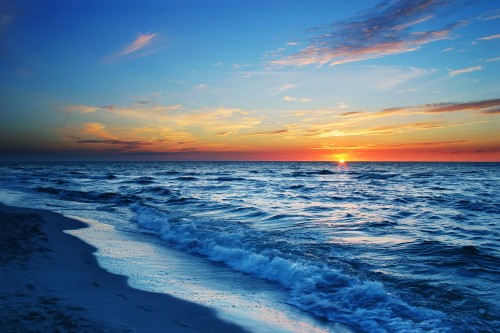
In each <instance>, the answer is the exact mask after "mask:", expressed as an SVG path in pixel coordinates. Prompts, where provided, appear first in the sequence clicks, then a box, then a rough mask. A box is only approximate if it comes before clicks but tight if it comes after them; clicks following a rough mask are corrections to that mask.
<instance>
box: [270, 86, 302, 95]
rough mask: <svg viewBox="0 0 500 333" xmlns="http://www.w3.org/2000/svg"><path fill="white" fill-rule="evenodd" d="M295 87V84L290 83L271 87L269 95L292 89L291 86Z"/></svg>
mask: <svg viewBox="0 0 500 333" xmlns="http://www.w3.org/2000/svg"><path fill="white" fill-rule="evenodd" d="M295 87H296V85H295V84H292V83H285V84H282V85H281V86H279V87H277V88H275V89H273V91H272V92H271V96H276V95H278V94H281V93H282V92H285V91H287V90H289V89H292V88H295Z"/></svg>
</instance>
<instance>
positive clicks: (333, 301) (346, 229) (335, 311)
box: [0, 162, 500, 333]
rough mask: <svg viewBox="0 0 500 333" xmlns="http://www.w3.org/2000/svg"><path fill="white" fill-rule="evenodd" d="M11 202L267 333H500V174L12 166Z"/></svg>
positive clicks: (160, 288) (426, 167) (468, 167)
mask: <svg viewBox="0 0 500 333" xmlns="http://www.w3.org/2000/svg"><path fill="white" fill-rule="evenodd" d="M0 201H1V202H3V203H6V204H10V205H16V206H22V207H33V208H43V209H49V210H52V211H56V212H60V213H63V214H65V215H67V216H71V217H74V218H78V219H81V220H83V221H86V222H87V223H89V224H90V225H91V227H90V228H87V229H81V230H77V231H70V233H72V234H74V235H76V236H78V237H80V238H82V239H83V240H85V241H87V242H89V243H91V244H92V245H94V246H95V247H97V249H98V252H97V253H96V256H97V257H98V260H99V263H100V264H101V265H102V266H103V267H104V268H106V269H108V270H110V271H113V272H117V273H120V274H123V275H126V276H128V277H129V284H130V285H131V286H133V287H136V288H141V289H145V290H153V291H157V292H165V293H169V294H172V295H174V296H177V297H180V298H184V299H187V300H190V301H193V302H197V303H201V304H205V305H207V306H210V307H213V308H215V309H216V310H217V311H218V313H219V315H220V316H221V317H222V318H225V319H228V320H232V321H234V322H236V323H239V324H241V325H242V326H245V327H249V328H251V329H252V331H254V332H481V333H483V332H500V311H499V310H500V287H499V286H500V245H499V244H500V232H499V231H500V228H499V226H500V163H369V162H353V163H347V164H345V165H338V164H337V163H327V162H310V163H309V162H116V163H97V162H96V163H76V162H73V163H2V164H0Z"/></svg>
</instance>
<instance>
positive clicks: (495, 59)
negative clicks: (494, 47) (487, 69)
mask: <svg viewBox="0 0 500 333" xmlns="http://www.w3.org/2000/svg"><path fill="white" fill-rule="evenodd" d="M485 61H486V62H495V61H500V57H495V58H489V59H486V60H485Z"/></svg>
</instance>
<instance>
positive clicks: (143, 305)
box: [0, 204, 244, 333]
mask: <svg viewBox="0 0 500 333" xmlns="http://www.w3.org/2000/svg"><path fill="white" fill-rule="evenodd" d="M84 227H86V225H85V224H84V223H82V222H79V221H76V220H72V219H69V218H66V217H64V216H62V215H60V214H56V213H53V212H50V211H43V210H34V209H24V208H15V207H8V206H4V205H1V204H0V327H1V331H2V332H169V333H176V332H214V333H224V332H231V333H238V332H244V330H243V329H242V328H240V327H239V326H236V325H234V324H231V323H227V322H225V321H223V320H221V319H219V318H218V317H217V316H216V314H215V312H214V311H213V310H211V309H209V308H207V307H204V306H201V305H198V304H195V303H190V302H187V301H183V300H179V299H177V298H174V297H171V296H168V295H164V294H158V293H152V292H146V291H141V290H137V289H134V288H131V287H129V286H128V285H127V282H126V278H125V277H123V276H119V275H116V274H112V273H109V272H107V271H105V270H104V269H102V268H101V267H100V266H99V265H98V264H97V261H96V259H95V257H94V256H93V254H92V253H93V252H94V251H95V248H93V247H92V246H90V245H88V244H86V243H85V242H83V241H81V240H79V239H78V238H76V237H74V236H71V235H69V234H66V233H64V232H63V230H68V229H77V228H84Z"/></svg>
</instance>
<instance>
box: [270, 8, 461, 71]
mask: <svg viewBox="0 0 500 333" xmlns="http://www.w3.org/2000/svg"><path fill="white" fill-rule="evenodd" d="M462 2H463V1H461V0H414V1H402V0H400V1H384V2H382V3H380V4H379V5H377V6H375V7H374V8H372V9H370V10H368V11H366V12H364V13H362V14H360V15H359V16H356V17H354V18H353V19H351V20H347V21H341V22H335V23H333V24H331V25H328V26H325V27H322V28H320V30H324V33H323V34H321V35H318V36H315V37H313V38H311V39H310V43H309V45H308V46H307V47H306V48H304V49H302V50H300V51H299V52H297V53H294V54H292V55H289V56H286V57H282V58H280V59H276V60H273V61H271V65H273V66H277V67H279V66H286V65H310V64H318V65H323V64H326V63H329V64H330V65H339V64H343V63H348V62H353V61H361V60H366V59H371V58H378V57H383V56H387V55H391V54H399V53H405V52H410V51H414V50H417V49H418V48H419V47H420V46H421V45H424V44H427V43H430V42H433V41H437V40H441V39H446V38H449V37H450V33H451V32H452V31H453V30H454V29H455V28H456V27H458V26H459V25H461V24H462V23H461V22H454V23H451V24H448V25H447V26H442V27H440V28H436V29H433V30H420V31H416V30H415V29H414V28H415V26H417V25H418V24H420V23H422V22H426V21H429V20H431V19H432V18H433V17H434V16H435V15H436V14H437V13H440V12H441V11H444V10H450V8H453V6H458V5H460V4H461V3H462Z"/></svg>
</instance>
